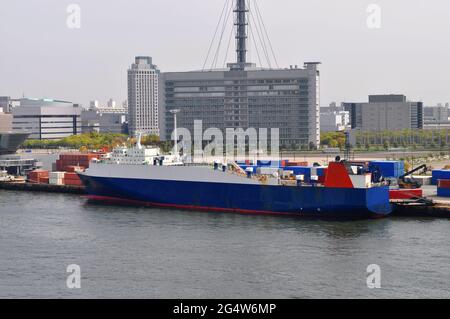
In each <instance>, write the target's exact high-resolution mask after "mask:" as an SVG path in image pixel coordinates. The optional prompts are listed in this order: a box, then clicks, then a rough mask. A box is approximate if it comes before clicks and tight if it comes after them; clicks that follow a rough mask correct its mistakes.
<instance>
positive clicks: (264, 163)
mask: <svg viewBox="0 0 450 319" xmlns="http://www.w3.org/2000/svg"><path fill="white" fill-rule="evenodd" d="M256 164H257V166H270V165H271V164H272V161H261V160H259V161H257V163H256Z"/></svg>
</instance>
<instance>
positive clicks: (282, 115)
mask: <svg viewBox="0 0 450 319" xmlns="http://www.w3.org/2000/svg"><path fill="white" fill-rule="evenodd" d="M248 11H249V8H248V6H247V4H246V1H245V0H239V1H236V6H235V8H234V12H235V26H236V28H235V29H236V34H235V37H236V56H237V60H236V62H234V63H229V64H228V65H227V68H225V69H211V70H201V71H192V72H167V73H162V74H161V76H160V81H159V82H160V85H159V87H160V95H159V100H160V104H161V105H160V106H161V111H162V112H163V114H164V117H163V119H162V121H161V129H162V132H161V133H162V134H161V135H162V139H166V140H168V139H170V138H171V135H172V132H173V130H174V117H173V114H172V112H171V111H174V110H179V113H178V116H177V121H178V125H177V126H178V127H183V128H186V129H188V130H189V131H190V132H191V134H193V127H194V120H201V121H202V122H203V128H204V129H205V130H206V129H208V128H211V127H214V128H218V129H220V130H222V132H224V135H225V129H227V128H231V129H239V128H242V129H244V130H246V129H247V128H256V129H259V128H267V129H268V130H269V131H270V129H271V128H278V129H279V135H280V145H281V146H284V147H299V146H309V147H312V148H316V147H318V146H319V144H320V98H319V94H320V74H319V70H318V64H319V63H318V62H308V63H305V64H304V67H303V68H300V67H297V66H291V67H289V68H261V67H260V68H257V67H256V65H255V64H253V63H249V62H248V61H247V38H248V33H247V32H248V19H249V17H248V16H249V14H248ZM129 102H130V115H131V109H132V107H131V105H132V101H131V99H130V101H129ZM130 124H131V118H130Z"/></svg>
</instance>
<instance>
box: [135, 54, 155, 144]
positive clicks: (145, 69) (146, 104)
mask: <svg viewBox="0 0 450 319" xmlns="http://www.w3.org/2000/svg"><path fill="white" fill-rule="evenodd" d="M158 78H159V70H158V68H157V66H156V65H154V64H153V63H152V58H151V57H142V56H140V57H136V59H135V63H134V64H132V65H131V67H130V69H128V111H129V133H130V135H136V134H138V133H142V134H144V135H150V134H152V135H159V133H160V132H159V109H158V108H159V105H158V103H159V101H158V89H159V88H158Z"/></svg>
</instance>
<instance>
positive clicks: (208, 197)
mask: <svg viewBox="0 0 450 319" xmlns="http://www.w3.org/2000/svg"><path fill="white" fill-rule="evenodd" d="M80 178H81V179H82V181H83V183H84V184H85V185H86V188H87V191H88V194H89V197H90V198H91V199H94V200H101V201H106V202H113V203H125V204H133V205H143V206H155V207H172V208H180V209H189V210H204V211H224V212H237V213H248V214H280V215H292V216H303V217H317V218H352V219H353V218H357V219H360V218H370V217H382V216H386V215H388V214H390V213H391V211H392V207H391V205H390V203H389V189H388V188H387V187H375V188H368V189H355V188H325V187H292V186H268V185H249V184H228V183H210V182H191V181H173V180H152V179H131V178H112V177H93V176H88V175H83V174H81V175H80Z"/></svg>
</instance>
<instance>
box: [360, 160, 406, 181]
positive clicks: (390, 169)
mask: <svg viewBox="0 0 450 319" xmlns="http://www.w3.org/2000/svg"><path fill="white" fill-rule="evenodd" d="M376 169H379V170H380V172H381V175H383V176H384V177H395V178H398V177H400V176H402V175H403V174H404V171H405V163H404V162H402V161H372V162H370V163H369V172H371V173H372V172H374V171H375V170H376Z"/></svg>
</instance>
